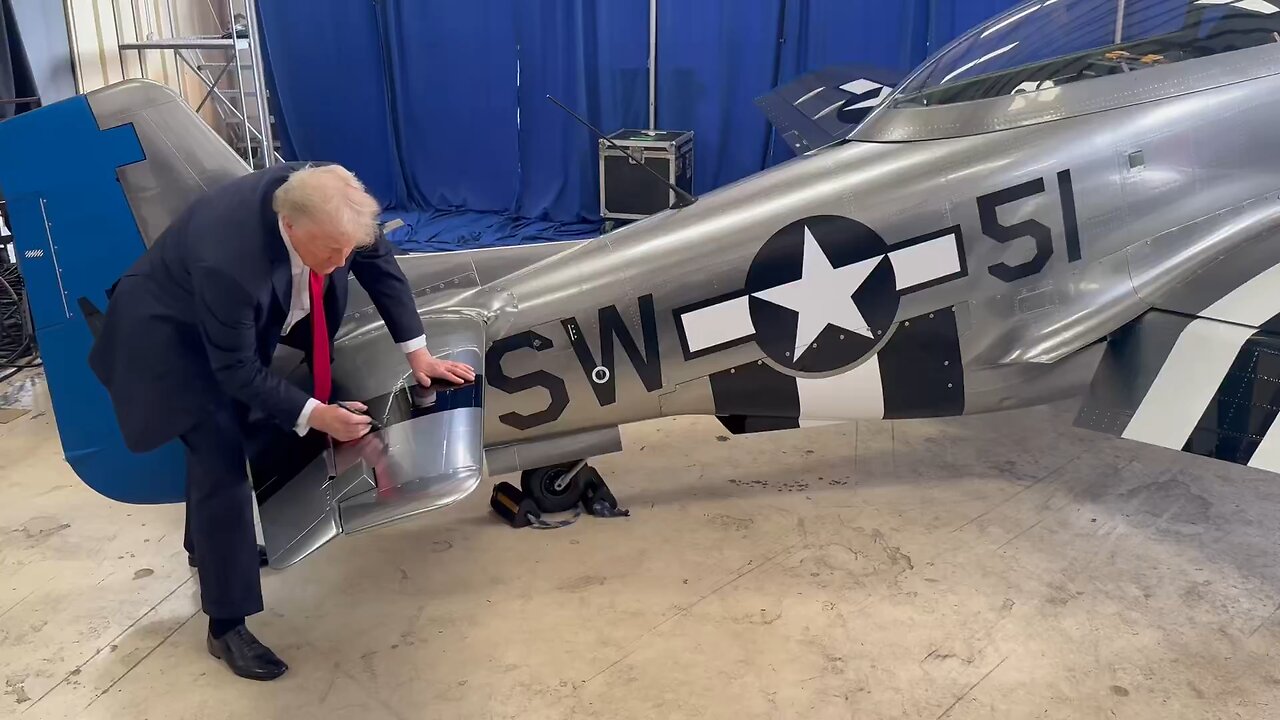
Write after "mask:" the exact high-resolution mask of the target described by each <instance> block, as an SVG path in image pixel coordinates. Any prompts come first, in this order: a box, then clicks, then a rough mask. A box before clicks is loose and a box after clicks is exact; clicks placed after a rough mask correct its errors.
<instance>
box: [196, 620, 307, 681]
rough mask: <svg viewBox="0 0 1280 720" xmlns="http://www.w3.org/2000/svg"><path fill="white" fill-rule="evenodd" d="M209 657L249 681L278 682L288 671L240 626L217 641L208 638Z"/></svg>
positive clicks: (272, 654) (285, 666)
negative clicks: (277, 679) (212, 657)
mask: <svg viewBox="0 0 1280 720" xmlns="http://www.w3.org/2000/svg"><path fill="white" fill-rule="evenodd" d="M206 644H207V645H208V647H209V654H210V655H212V656H214V657H216V658H218V659H219V660H221V661H223V662H224V663H226V664H227V667H229V668H231V672H233V673H235V674H237V675H239V676H240V677H242V678H249V679H250V680H275V679H276V678H278V677H280V676H281V675H283V674H284V673H285V671H286V670H288V669H289V666H288V665H286V664H285V662H284V661H283V660H281V659H280V658H279V657H278V656H277V655H276V654H275V653H273V652H271V648H269V647H267V646H266V645H263V644H262V643H260V642H258V638H256V637H254V636H253V633H251V632H249V628H247V627H245V626H244V625H241V626H239V627H237V628H236V629H235V630H232V631H231V632H229V633H227V634H226V635H223V636H222V637H220V638H216V639H215V638H214V637H213V635H212V634H210V635H208V636H207V642H206Z"/></svg>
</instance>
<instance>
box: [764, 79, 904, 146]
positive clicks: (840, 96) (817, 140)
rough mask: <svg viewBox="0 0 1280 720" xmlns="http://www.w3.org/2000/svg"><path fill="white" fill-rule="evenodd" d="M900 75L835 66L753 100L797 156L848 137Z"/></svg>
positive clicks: (883, 97)
mask: <svg viewBox="0 0 1280 720" xmlns="http://www.w3.org/2000/svg"><path fill="white" fill-rule="evenodd" d="M901 80H902V74H901V73H898V72H895V71H892V70H885V69H882V68H875V67H868V66H864V65H837V66H833V67H829V68H825V69H823V70H819V71H817V72H812V73H809V74H808V75H803V76H801V77H799V78H796V79H795V80H794V81H792V82H790V83H787V84H786V85H783V86H781V87H778V88H777V89H775V90H773V92H770V93H768V94H767V95H762V96H761V97H759V98H757V99H756V105H758V106H759V107H760V109H761V110H763V111H764V114H765V115H766V116H767V117H768V118H769V122H771V123H773V126H774V127H775V128H777V129H778V132H779V133H780V134H781V135H782V137H783V138H784V139H785V140H786V141H787V145H788V146H789V147H790V148H791V149H792V150H793V151H794V152H795V153H796V154H797V155H803V154H804V153H807V152H809V151H810V150H815V149H817V148H820V147H824V146H826V145H830V144H831V143H833V142H836V141H838V140H843V139H845V138H847V137H849V135H850V134H852V133H853V131H854V130H856V129H857V128H858V125H860V124H862V121H863V120H865V119H866V118H867V116H868V115H870V114H871V111H872V110H874V109H875V108H876V107H877V106H878V105H879V104H880V102H881V101H883V100H884V99H885V98H887V97H889V93H890V92H892V91H893V88H894V86H895V85H897V84H898V82H900V81H901Z"/></svg>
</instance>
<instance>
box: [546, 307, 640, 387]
mask: <svg viewBox="0 0 1280 720" xmlns="http://www.w3.org/2000/svg"><path fill="white" fill-rule="evenodd" d="M637 302H638V304H639V307H640V332H641V335H642V337H643V340H644V353H643V354H641V352H640V347H639V346H638V345H636V341H635V338H633V337H632V336H631V330H630V329H629V328H628V327H627V324H626V322H624V321H623V319H622V313H620V312H618V308H617V306H616V305H608V306H606V307H602V308H600V310H599V313H598V314H599V323H600V361H599V362H596V358H595V355H593V354H592V352H591V347H590V345H588V344H587V339H586V337H584V336H583V334H582V327H581V326H579V325H578V321H577V319H576V318H565V319H564V320H561V321H560V323H561V324H562V325H563V326H564V332H565V334H566V335H568V336H569V344H570V345H572V346H573V352H574V354H575V355H577V356H578V363H579V364H580V365H582V372H583V373H585V374H586V376H587V384H588V385H590V386H591V389H592V391H594V392H595V394H596V401H597V402H599V403H600V407H604V406H606V405H612V404H613V403H615V402H617V400H618V391H617V384H616V373H615V370H616V367H615V362H614V355H615V353H614V341H615V340H616V341H617V342H618V343H621V344H622V350H623V352H625V353H626V354H627V358H628V359H629V360H631V366H632V367H633V368H635V371H636V374H637V375H639V376H640V382H642V383H644V387H645V389H646V390H648V391H649V392H655V391H657V390H660V389H661V388H662V357H661V354H660V353H659V352H658V319H657V316H656V314H655V313H654V311H653V296H652V295H645V296H643V297H641V298H639V300H638V301H637Z"/></svg>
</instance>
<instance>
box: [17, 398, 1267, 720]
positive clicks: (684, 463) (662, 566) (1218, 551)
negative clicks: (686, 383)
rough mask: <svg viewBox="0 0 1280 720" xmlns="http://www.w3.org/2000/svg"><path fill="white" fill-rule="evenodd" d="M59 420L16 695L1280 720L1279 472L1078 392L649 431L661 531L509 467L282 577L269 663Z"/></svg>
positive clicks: (26, 582)
mask: <svg viewBox="0 0 1280 720" xmlns="http://www.w3.org/2000/svg"><path fill="white" fill-rule="evenodd" d="M52 419H53V418H52V416H51V415H50V414H48V413H41V412H40V410H39V408H36V409H35V410H34V411H33V412H30V413H28V414H27V415H26V416H24V417H21V418H18V419H16V420H12V421H10V422H8V423H6V424H2V425H0V458H3V461H2V462H3V467H2V468H0V567H2V574H0V678H3V682H4V686H3V688H0V692H2V693H3V694H2V695H0V712H3V713H5V714H7V713H14V714H18V713H21V717H23V718H45V717H83V718H124V717H129V718H151V719H152V720H156V719H161V718H195V717H199V718H277V717H278V718H286V717H312V718H331V717H332V718H350V717H359V718H361V720H382V719H383V718H390V719H400V720H404V719H408V718H508V717H510V718H522V719H532V718H573V717H583V718H585V717H601V718H646V719H648V718H733V719H734V720H739V719H741V718H791V717H804V718H815V719H816V718H837V717H838V718H848V717H857V718H860V719H862V718H926V719H928V720H935V719H938V718H952V719H955V720H959V719H962V718H1019V719H1022V718H1039V717H1046V718H1050V717H1051V718H1066V717H1072V718H1112V717H1115V718H1274V717H1277V716H1280V667H1277V663H1276V657H1275V655H1274V654H1273V649H1274V648H1275V647H1276V645H1277V641H1280V618H1277V617H1276V615H1277V610H1278V609H1280V562H1277V560H1276V554H1277V544H1278V543H1277V540H1278V539H1280V483H1277V482H1276V480H1275V478H1274V477H1270V476H1266V475H1264V474H1261V473H1255V472H1251V471H1248V470H1243V469H1236V468H1233V467H1229V466H1225V465H1219V464H1216V463H1212V462H1208V461H1200V460H1198V459H1196V458H1187V457H1183V456H1180V455H1178V454H1175V453H1171V452H1163V451H1159V450H1154V449H1148V448H1145V447H1140V446H1137V445H1132V444H1128V443H1122V442H1119V441H1111V440H1108V439H1105V438H1099V437H1096V436H1093V435H1090V434H1087V433H1084V432H1081V431H1075V430H1072V429H1071V428H1070V419H1071V412H1070V408H1069V407H1051V408H1042V409H1036V410H1032V411H1026V412H1018V413H1010V414H1005V415H998V416H991V417H978V418H966V419H961V420H954V421H939V422H932V421H931V422H897V423H862V424H858V425H856V426H855V425H848V426H839V427H826V428H818V429H810V430H805V431H799V432H791V433H785V434H778V435H774V436H769V437H763V436H762V437H752V438H733V439H725V438H724V437H723V433H722V432H721V431H720V429H719V426H718V425H717V424H716V423H715V422H714V421H712V420H709V419H676V420H663V421H657V422H651V423H647V424H644V425H641V426H637V427H634V428H630V429H628V430H627V431H626V432H625V439H626V441H627V445H628V449H627V451H626V452H624V453H622V454H620V455H617V456H613V457H608V458H602V459H600V460H599V461H598V465H599V467H600V468H601V470H602V471H604V472H606V473H607V475H608V477H610V478H611V481H612V485H613V486H614V488H615V489H616V490H617V491H619V493H620V495H621V496H622V497H623V498H624V499H625V501H626V504H628V505H630V507H631V508H632V510H633V511H634V516H633V517H632V518H630V519H625V520H598V519H592V518H584V519H583V520H581V521H580V522H578V523H577V524H576V525H573V526H571V527H569V528H566V529H561V530H555V531H542V532H540V531H535V530H519V531H516V530H511V529H509V528H506V527H504V526H502V525H501V524H499V522H498V521H497V520H495V519H494V518H492V517H491V516H489V515H488V508H487V506H486V501H487V486H486V488H485V490H482V491H480V492H477V493H475V494H474V495H473V496H472V497H470V498H469V499H468V500H466V501H465V502H463V503H461V504H460V505H459V506H456V507H453V508H450V509H447V510H445V511H441V512H439V513H437V514H435V515H434V516H431V517H429V518H427V519H425V520H422V521H420V522H417V523H414V524H411V525H404V526H401V527H396V528H391V529H387V530H384V531H381V532H377V533H374V534H370V535H367V536H364V537H355V538H344V539H341V540H339V541H337V542H335V543H333V544H331V545H330V546H328V547H327V548H326V549H324V550H323V551H322V552H321V553H320V554H318V555H316V556H313V557H312V558H311V559H309V560H308V561H305V562H304V563H303V564H301V565H298V566H295V567H294V568H292V569H290V570H288V571H286V572H283V573H270V574H268V576H267V577H266V582H265V584H266V593H267V604H268V607H269V610H268V611H267V612H266V613H264V614H262V615H260V616H257V617H256V618H255V619H254V620H253V622H252V627H253V628H254V629H255V630H256V631H257V632H258V633H259V634H260V635H261V636H262V637H263V638H264V639H265V640H267V641H268V642H269V643H270V644H272V645H273V646H274V647H275V648H276V649H277V650H278V651H280V652H281V653H282V654H283V655H284V656H285V657H286V659H287V660H288V661H289V662H290V663H291V665H292V669H291V671H290V673H289V674H288V675H287V676H286V677H285V678H284V679H282V680H281V681H278V682H275V683H267V684H257V683H251V682H248V681H243V680H239V679H237V678H234V677H233V676H231V675H230V673H229V672H228V671H227V670H226V669H225V668H224V667H223V666H221V665H220V664H217V663H216V662H215V661H213V660H212V659H211V658H209V657H208V656H207V655H206V654H205V652H204V649H203V635H204V628H205V625H204V621H203V617H202V616H200V615H198V614H197V605H196V592H197V586H196V581H195V579H194V578H193V576H192V573H191V571H190V570H189V569H188V568H187V566H186V562H185V556H184V554H183V552H182V549H181V540H180V538H181V529H182V510H181V508H180V507H172V506H171V507H150V508H143V507H126V506H123V505H117V504H113V503H110V502H107V501H105V500H103V499H101V498H99V497H97V496H96V495H94V494H93V493H92V492H91V491H89V490H88V489H86V488H85V487H84V486H82V485H80V484H79V483H78V481H77V480H76V478H75V477H74V476H73V475H72V474H71V472H70V471H69V470H68V469H67V467H66V466H65V464H64V463H63V461H62V460H61V458H60V448H59V445H58V441H57V437H56V434H55V430H54V426H53V424H52ZM718 436H719V437H718ZM717 440H719V441H718V442H717Z"/></svg>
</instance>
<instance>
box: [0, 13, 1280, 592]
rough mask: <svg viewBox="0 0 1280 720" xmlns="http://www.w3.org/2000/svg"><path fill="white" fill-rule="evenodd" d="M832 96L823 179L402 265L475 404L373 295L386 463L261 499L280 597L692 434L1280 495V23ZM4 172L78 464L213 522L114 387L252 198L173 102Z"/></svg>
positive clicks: (817, 128) (1020, 57)
mask: <svg viewBox="0 0 1280 720" xmlns="http://www.w3.org/2000/svg"><path fill="white" fill-rule="evenodd" d="M803 83H808V84H807V85H804V84H803ZM803 83H802V86H801V87H792V88H790V89H787V88H783V89H779V90H778V92H777V94H776V95H775V97H773V98H772V99H771V100H767V101H765V102H762V106H765V108H766V110H767V112H769V113H770V115H771V116H772V119H773V121H774V123H775V124H776V125H777V126H778V127H779V129H780V130H781V131H782V132H783V134H784V136H785V137H787V141H788V144H789V146H791V147H794V148H796V149H797V151H798V154H797V156H796V157H794V158H791V159H789V160H788V161H786V162H784V163H782V164H780V165H777V166H776V167H772V168H769V169H767V170H765V171H762V172H760V173H758V174H756V175H753V176H751V177H748V178H746V179H744V180H741V181H738V182H736V183H733V184H731V185H728V186H725V187H722V188H719V189H717V190H715V191H714V192H711V193H707V194H706V195H704V196H702V197H699V198H696V200H695V201H693V202H680V203H676V205H677V207H673V208H672V209H669V210H666V211H663V212H661V213H658V214H656V215H653V216H651V217H648V218H646V219H644V220H641V221H639V222H635V223H633V224H630V225H627V226H625V227H622V228H620V229H617V230H615V231H613V232H610V233H607V234H604V235H602V236H600V237H597V238H593V239H590V240H585V241H575V242H558V243H547V244H541V245H526V246H517V247H506V248H493V249H483V250H468V251H458V252H448V253H437V254H430V255H412V254H411V255H405V256H403V257H400V258H399V262H400V264H401V267H402V268H403V269H404V272H405V274H406V276H407V277H408V278H409V280H410V282H411V285H412V286H413V287H414V288H415V296H416V299H417V304H418V309H419V312H420V315H421V317H422V322H423V326H424V329H425V331H426V336H427V338H428V342H429V346H430V349H431V351H432V352H433V353H434V354H436V355H440V356H444V357H449V358H452V359H455V360H460V361H463V362H466V363H468V364H470V365H471V366H472V367H473V368H475V369H476V370H477V373H478V375H477V380H476V382H475V383H474V384H471V385H468V386H465V387H457V388H454V387H432V388H420V387H416V386H414V385H412V384H406V382H405V377H404V367H403V359H402V357H400V356H399V353H398V352H397V351H396V349H395V347H394V345H393V343H392V341H391V340H390V338H389V337H388V334H387V332H386V329H385V327H384V326H383V324H382V322H381V320H380V318H379V317H378V315H377V313H376V312H374V311H373V310H372V307H371V303H370V302H369V301H368V296H367V295H366V294H364V293H363V291H361V290H360V289H359V287H358V285H357V286H355V287H353V288H352V298H351V302H350V305H349V311H348V314H347V316H346V317H345V318H344V321H343V323H342V326H341V329H340V332H339V336H338V338H337V340H336V345H335V351H334V363H335V365H334V379H335V396H337V397H347V398H351V399H359V400H362V401H364V402H365V403H366V404H367V405H368V406H369V407H370V408H371V409H372V412H373V413H374V414H375V417H377V418H378V420H379V422H380V423H381V424H382V425H383V426H384V427H383V429H381V430H379V431H378V432H375V433H373V434H372V435H371V436H370V437H369V438H366V439H365V440H362V441H358V442H355V443H349V444H342V445H336V446H325V445H322V446H320V447H318V448H313V449H312V450H311V451H310V452H309V453H301V452H298V453H294V455H293V456H292V459H293V460H295V461H296V462H295V463H294V466H293V467H292V468H290V469H288V470H278V471H276V472H275V473H274V474H269V473H264V476H262V477H260V476H257V475H256V474H255V477H254V485H255V489H256V491H257V497H258V502H259V505H260V515H261V521H262V529H263V534H264V538H265V540H266V544H267V547H268V554H269V556H270V562H271V565H272V566H273V567H277V568H283V567H287V566H289V565H291V564H293V563H296V562H298V561H299V560H301V559H302V558H304V557H306V556H308V555H310V554H312V553H313V552H315V551H316V550H317V549H319V548H320V547H321V546H322V545H324V544H325V543H326V542H328V541H330V540H332V539H333V538H335V537H337V536H338V535H342V534H351V533H356V532H362V531H366V530H369V529H371V528H376V527H380V526H382V525H384V524H386V523H389V522H393V521H400V520H404V519H406V518H410V517H414V516H417V515H418V514H420V513H423V512H425V511H429V510H434V509H437V508H440V507H444V506H447V505H449V504H451V503H454V502H456V501H457V500H459V499H460V498H462V497H464V496H466V495H467V494H468V493H470V492H471V491H473V490H474V489H475V488H476V487H477V486H478V485H479V483H480V482H481V478H482V477H483V476H484V475H485V474H486V473H488V474H489V475H500V474H505V473H510V472H516V471H520V472H521V473H522V486H523V487H524V489H525V490H526V491H527V492H529V493H530V494H531V495H532V496H533V497H534V498H535V499H536V500H537V501H538V504H539V505H540V506H541V507H542V508H543V509H544V510H548V511H554V510H557V509H560V510H563V509H566V508H569V507H572V506H573V505H574V503H575V502H577V500H578V494H579V493H580V492H581V484H582V480H581V473H582V471H583V469H584V468H586V467H588V466H586V464H585V461H586V460H589V459H590V458H592V457H596V456H599V455H603V454H607V453H612V452H617V451H619V450H621V448H622V442H621V433H620V427H621V426H623V425H627V424H629V423H635V422H638V421H644V420H647V419H651V418H657V417H667V416H677V415H704V416H714V417H716V418H718V419H719V420H720V422H722V423H723V425H724V426H725V427H726V428H727V429H728V430H729V431H731V432H732V433H735V434H751V433H758V432H770V431H782V430H790V429H796V428H802V427H806V426H810V425H818V424H828V423H843V422H850V421H857V420H880V419H886V420H897V419H913V418H938V417H949V416H958V415H973V414H981V413H991V412H997V411H1004V410H1010V409H1014V408H1023V407H1029V406H1034V405H1040V404H1044V403H1050V402H1055V401H1059V400H1063V399H1067V398H1079V399H1080V400H1081V409H1080V412H1079V415H1078V417H1077V420H1076V423H1077V425H1079V426H1081V427H1087V428H1091V429H1093V430H1097V431H1099V432H1101V433H1105V434H1110V435H1115V436H1120V437H1124V438H1128V439H1131V440H1134V441H1139V442H1145V443H1149V444H1153V445H1157V446H1162V447H1166V448H1171V449H1174V450H1180V451H1184V452H1188V453H1193V454H1197V455H1203V456H1208V457H1213V458H1217V459H1220V460H1223V461H1227V462H1233V463H1237V464H1242V465H1249V466H1252V467H1256V468H1262V469H1265V470H1269V471H1273V472H1280V425H1278V424H1277V423H1275V419H1276V415H1277V412H1280V402H1278V398H1280V336H1278V335H1276V334H1275V333H1276V332H1277V328H1278V326H1277V322H1280V172H1277V168H1280V123H1277V122H1276V118H1280V0H1190V1H1188V0H1127V2H1119V3H1117V2H1116V1H1115V0H1033V1H1032V2H1028V3H1025V4H1022V5H1019V6H1018V7H1015V8H1013V9H1011V10H1009V11H1008V12H1006V13H1003V14H1001V15H999V16H997V17H995V18H993V19H991V20H989V21H988V22H986V23H984V24H982V25H981V26H979V27H977V28H975V29H974V30H972V31H970V32H969V33H967V34H965V35H963V36H961V37H960V38H958V39H957V40H955V41H954V42H952V43H951V44H950V45H948V46H947V47H945V48H944V49H942V50H940V51H939V52H937V53H936V54H935V55H934V56H933V57H932V58H931V59H929V60H928V61H926V62H925V63H924V64H923V65H922V66H920V67H919V68H918V69H916V70H915V71H913V72H912V73H910V74H909V75H907V76H906V77H905V78H901V79H900V81H899V82H896V83H895V82H892V80H885V79H884V78H883V77H881V78H879V79H874V78H866V77H852V78H849V77H843V76H842V77H837V78H834V79H833V78H821V77H820V78H817V79H816V80H815V78H814V77H808V78H806V79H804V80H803ZM889 84H893V85H894V87H893V88H892V89H889ZM873 85H877V87H873ZM868 103H870V106H871V107H870V109H869V110H867V113H865V115H866V116H865V117H861V116H860V115H861V114H860V113H859V112H856V111H859V110H866V109H867V107H866V105H867V104H868ZM831 108H835V109H834V110H830V109H831ZM823 113H825V115H824V114H823ZM0 158H3V161H0V188H2V189H3V192H4V193H5V196H6V197H7V199H8V203H9V208H10V215H11V220H12V226H13V229H14V233H15V236H16V238H17V246H18V248H19V251H20V252H19V255H20V263H21V266H22V271H23V273H24V275H25V277H26V279H27V283H28V287H29V292H30V302H31V306H32V312H33V316H34V319H35V324H36V326H37V333H38V338H39V341H40V347H41V350H42V354H43V357H44V362H45V366H46V374H47V377H48V382H49V388H50V394H51V397H52V401H53V406H54V411H55V416H56V419H57V423H58V428H59V432H60V434H61V439H62V443H63V447H64V451H65V455H66V458H67V460H68V462H69V463H70V465H71V466H72V468H73V469H74V470H75V472H76V473H77V474H78V475H79V476H80V478H81V479H82V480H83V481H84V482H85V483H86V484H88V485H89V486H91V487H92V488H94V489H95V490H96V491H98V492H99V493H101V494H103V495H105V496H107V497H109V498H113V499H115V500H118V501H122V502H131V503H157V502H178V501H181V500H182V456H181V452H180V450H179V449H178V448H177V447H175V446H173V445H170V446H166V447H164V448H161V449H159V450H156V451H154V452H152V453H148V454H145V455H135V454H132V453H129V452H128V451H127V450H126V449H125V448H124V446H123V443H122V441H121V439H120V435H119V429H118V427H116V425H115V420H114V416H113V415H112V413H111V410H110V407H109V404H108V400H107V396H106V392H105V390H104V389H103V388H102V387H101V386H100V385H98V383H97V381H96V379H95V378H94V377H93V376H92V374H91V373H90V371H89V369H88V367H87V363H86V357H87V354H88V348H89V347H90V344H91V342H92V337H93V332H94V327H95V323H96V322H97V321H99V320H100V319H101V318H100V313H101V310H100V308H102V307H106V303H107V299H106V295H105V291H106V289H107V288H108V287H110V285H111V284H112V283H113V282H114V281H115V279H116V278H118V277H119V275H120V274H121V273H122V272H123V271H124V269H125V268H126V267H127V266H128V265H129V264H130V263H131V262H132V261H133V260H134V259H135V258H136V257H137V256H138V255H139V254H140V253H142V252H143V251H144V249H145V248H146V247H147V246H148V245H149V244H150V243H151V242H153V241H154V240H155V238H156V237H157V235H158V234H159V232H160V231H161V230H162V229H163V228H164V227H165V226H166V224H167V223H168V222H169V220H170V219H171V218H172V217H173V216H174V215H175V214H176V213H177V212H178V211H180V210H181V209H182V208H183V207H184V206H185V205H186V204H187V203H189V202H190V201H191V200H192V199H193V198H194V197H196V195H197V194H198V193H199V192H201V191H202V190H203V189H205V188H208V187H211V186H214V185H216V184H217V183H219V182H224V181H226V180H227V179H229V178H233V177H235V176H237V175H240V174H243V173H245V172H248V168H247V167H246V166H245V165H244V163H243V161H241V160H240V159H239V158H238V157H237V156H236V155H235V154H234V153H233V152H232V151H231V150H229V149H228V148H227V146H226V145H225V144H224V143H223V142H222V141H221V140H220V139H219V138H218V137H217V136H216V135H215V134H214V133H213V131H212V130H210V129H209V128H208V126H206V125H205V123H204V122H203V121H202V120H201V119H200V118H199V117H197V116H196V115H195V114H194V113H193V112H192V111H191V110H190V109H189V107H188V106H187V105H186V104H185V103H184V102H183V101H182V100H181V98H179V97H177V96H176V95H175V94H174V93H172V92H171V91H169V90H168V89H166V88H165V87H163V86H161V85H157V84H154V83H149V82H146V81H141V80H128V81H125V82H122V83H118V84H116V85H112V86H109V87H106V88H103V89H100V90H96V91H93V92H90V93H88V94H87V95H84V96H79V97H76V98H72V99H70V100H67V101H64V102H61V103H57V104H54V105H50V106H48V107H45V108H42V109H39V110H36V111H33V112H30V113H26V114H23V115H21V116H18V117H16V118H14V119H11V120H8V121H6V122H4V123H3V124H0ZM674 199H675V198H674V194H673V200H674ZM690 199H691V200H693V199H692V198H690ZM282 352H284V351H282ZM278 360H279V365H280V367H279V369H280V371H281V372H283V373H286V374H288V373H289V372H290V367H292V368H293V369H295V370H296V368H297V358H292V359H289V358H278ZM291 363H292V365H291ZM266 475H269V476H266Z"/></svg>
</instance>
